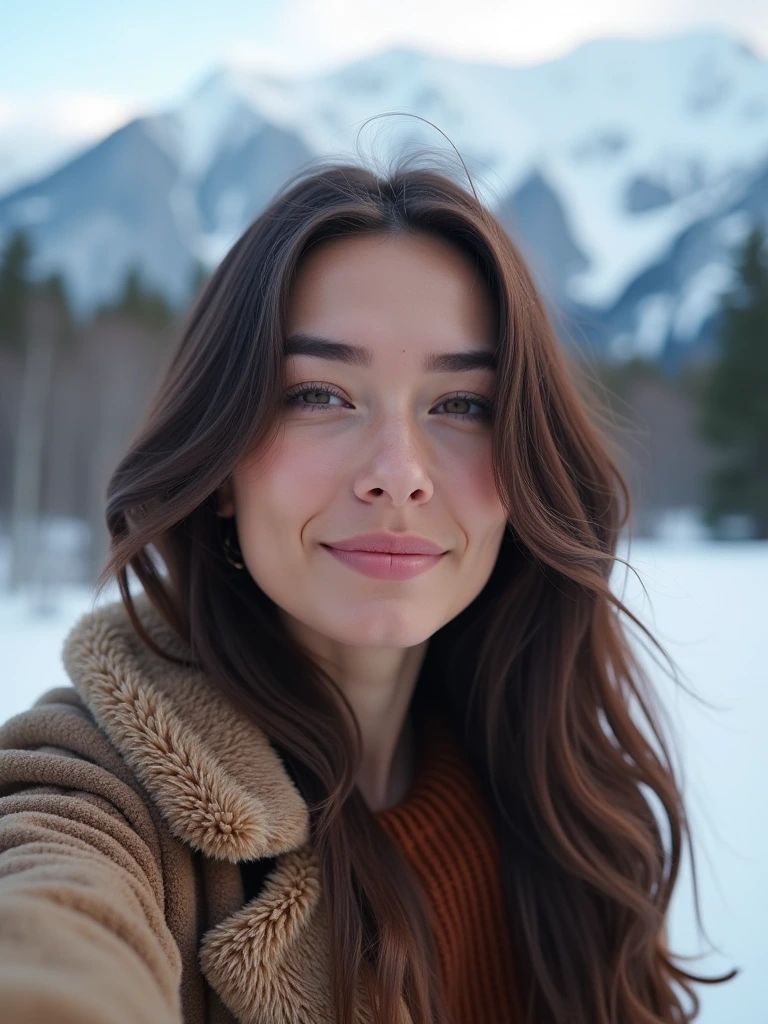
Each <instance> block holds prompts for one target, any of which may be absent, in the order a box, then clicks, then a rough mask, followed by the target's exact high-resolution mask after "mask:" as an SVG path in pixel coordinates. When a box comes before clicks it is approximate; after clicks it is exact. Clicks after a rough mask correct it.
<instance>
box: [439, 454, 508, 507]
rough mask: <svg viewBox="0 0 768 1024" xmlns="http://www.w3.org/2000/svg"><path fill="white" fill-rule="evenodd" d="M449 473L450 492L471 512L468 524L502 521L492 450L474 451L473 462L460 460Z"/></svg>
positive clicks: (452, 466)
mask: <svg viewBox="0 0 768 1024" xmlns="http://www.w3.org/2000/svg"><path fill="white" fill-rule="evenodd" d="M447 473H448V477H449V479H450V484H449V486H450V490H451V493H452V494H453V497H454V500H455V501H457V502H459V503H460V504H461V507H462V509H464V510H465V511H466V512H467V513H468V520H467V521H468V522H476V523H478V524H479V525H487V524H492V523H496V522H498V520H499V517H502V518H503V516H504V509H503V506H502V503H501V500H500V498H499V495H498V492H497V490H496V482H495V480H494V478H493V462H492V459H491V452H490V451H483V452H475V453H474V457H473V458H471V459H462V460H458V459H457V460H456V461H455V462H453V463H452V464H450V465H449V467H448V470H447Z"/></svg>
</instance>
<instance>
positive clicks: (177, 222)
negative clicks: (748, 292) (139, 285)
mask: <svg viewBox="0 0 768 1024" xmlns="http://www.w3.org/2000/svg"><path fill="white" fill-rule="evenodd" d="M390 112H398V113H400V114H402V115H407V114H409V113H415V114H418V115H420V116H422V117H424V118H427V119H428V120H429V121H431V122H433V124H434V125H436V126H437V129H439V130H437V131H436V130H435V128H433V127H431V126H430V125H428V124H425V123H424V122H422V121H419V120H417V119H416V118H413V117H408V116H394V117H383V118H381V119H377V120H374V121H373V122H371V123H369V124H368V125H367V126H366V128H365V130H364V131H363V133H362V135H360V136H358V134H357V133H358V129H359V128H360V126H361V125H362V122H363V121H364V120H365V119H366V118H369V117H371V116H374V115H381V114H387V113H390ZM441 132H444V133H445V135H446V136H447V137H448V140H450V141H446V139H445V138H444V137H443V136H442V135H441ZM411 142H412V143H415V144H417V145H419V146H423V145H427V146H430V147H436V148H438V149H439V150H440V151H441V152H442V153H443V154H445V153H448V154H449V155H450V154H451V153H452V150H451V143H453V144H454V145H455V146H456V147H457V148H458V150H459V151H460V153H461V155H462V156H463V157H464V159H465V160H466V162H467V164H468V166H469V169H470V172H471V173H472V175H473V177H474V179H475V185H476V187H477V189H478V191H479V192H480V193H481V195H482V196H483V197H484V198H485V199H486V201H487V202H489V203H490V204H491V205H492V206H493V207H494V208H495V209H497V211H498V212H499V215H500V216H501V217H502V219H503V220H504V222H505V224H506V225H507V227H508V228H509V230H510V231H511V232H512V233H513V235H514V236H515V237H516V238H517V239H518V240H519V241H520V244H521V246H522V248H523V250H524V251H525V253H526V255H527V256H528V257H529V259H530V260H531V262H532V263H533V265H534V269H535V271H536V273H537V275H539V276H540V280H541V282H542V287H543V288H544V290H545V291H546V292H547V293H548V294H549V295H551V297H552V298H553V300H555V301H557V303H558V304H559V305H560V306H561V307H562V308H564V309H565V311H566V313H567V314H569V315H571V316H573V317H574V318H575V320H576V321H577V322H578V324H579V331H580V333H582V334H584V333H586V334H587V335H588V336H589V337H590V340H591V341H592V342H593V344H594V345H596V346H599V347H601V348H606V349H607V350H609V351H610V352H612V353H613V354H614V355H615V356H616V357H620V358H623V357H625V356H627V355H629V354H632V352H635V351H637V352H641V353H643V354H646V355H652V356H654V357H658V358H659V359H662V360H664V361H667V362H674V361H676V360H677V359H679V358H683V353H684V351H686V350H687V351H690V350H692V349H693V348H695V347H696V346H698V345H700V344H702V343H703V341H704V340H706V337H707V326H708V324H709V323H710V321H711V315H712V312H713V311H714V309H715V306H716V302H717V299H718V296H719V293H720V292H721V291H722V290H724V289H725V288H727V287H728V284H729V281H730V280H731V276H730V275H731V268H732V262H733V259H732V257H733V247H734V246H735V245H736V244H737V243H738V242H739V241H740V240H741V239H742V238H743V237H744V233H745V232H746V230H748V228H749V225H750V224H751V223H752V222H753V221H754V220H755V219H762V220H763V221H764V222H768V62H766V61H764V60H762V59H761V58H759V57H758V56H756V55H755V54H754V53H753V52H752V51H751V50H749V48H748V47H747V46H745V45H744V43H743V42H741V41H739V40H737V39H734V38H732V37H729V36H727V35H724V34H721V33H716V32H697V33H687V34H684V35H677V36H671V37H665V38H656V39H650V40H632V41H630V40H620V39H612V40H599V41H595V42H591V43H588V44H585V45H583V46H581V47H579V48H578V49H577V50H575V51H573V52H572V53H570V54H569V55H567V56H565V57H563V58H561V59H559V60H555V61H551V62H548V63H545V64H541V65H538V66H535V67H525V68H510V67H502V66H498V65H482V64H476V63H463V62H459V61H456V60H451V59H447V58H443V57H436V56H433V55H429V54H425V53H421V52H418V51H416V50H409V49H401V48H398V49H393V50H388V51H385V52H382V53H380V54H378V55H375V56H373V57H371V58H366V59H364V60H360V61H357V62H355V63H352V64H349V65H346V66H344V67H342V68H340V69H338V70H336V71H334V72H332V73H324V74H321V75H312V76H308V77H306V78H303V79H288V78H279V77H276V76H274V75H264V74H260V73H259V72H258V70H254V69H245V68H243V67H242V66H235V65H230V66H226V67H222V68H220V69H218V70H217V71H216V72H215V73H213V74H211V75H210V76H208V77H207V78H205V79H204V80H203V81H202V82H200V83H199V84H198V86H197V87H196V88H195V89H194V90H193V91H192V92H191V93H190V94H189V96H188V97H187V98H186V99H185V100H184V102H182V103H181V104H180V105H179V106H178V107H176V108H175V109H170V110H166V111H164V112H161V113H158V114H156V115H154V116H152V117H145V118H140V119H137V120H134V121H132V122H130V123H129V124H127V125H125V126H124V127H123V128H121V129H119V130H118V131H116V132H114V133H113V134H111V135H110V136H108V137H107V138H105V139H104V140H102V141H101V142H100V143H98V144H97V145H95V146H93V147H92V148H90V149H88V150H86V151H85V152H84V153H81V154H80V155H79V156H78V157H77V158H75V159H74V160H71V161H69V162H67V163H65V164H64V165H63V166H61V167H60V168H58V169H57V170H56V171H55V172H54V173H52V174H49V175H47V176H44V177H42V178H41V179H40V180H36V181H32V182H29V183H27V184H26V185H25V186H24V187H22V188H16V189H14V190H13V191H12V192H10V193H9V194H7V195H5V196H4V197H0V240H1V239H2V237H3V236H5V235H6V234H7V233H8V231H9V230H10V228H11V227H13V226H16V225H26V226H27V228H28V230H29V231H30V233H31V234H32V236H33V241H34V243H35V245H36V246H37V248H38V251H39V253H40V261H39V264H38V269H39V271H40V273H43V272H47V271H48V270H50V269H53V268H61V269H63V270H64V272H65V275H66V277H67V280H68V283H69V285H70V286H71V288H72V291H73V296H74V299H75V303H76V305H77V308H78V309H79V310H80V311H81V312H82V313H86V312H88V311H89V310H90V309H92V308H93V306H94V305H95V304H96V303H97V302H98V301H101V300H102V299H104V298H108V297H110V296H111V295H112V294H114V290H115V289H116V287H117V286H118V285H119V283H120V281H121V279H122V274H123V273H124V271H125V269H126V267H127V265H128V263H129V262H131V261H138V262H139V263H141V265H142V267H143V268H144V273H145V275H146V277H147V279H149V280H150V281H152V282H154V283H156V284H158V285H159V286H161V287H162V288H163V289H164V290H165V291H166V293H167V294H168V296H169V297H170V298H171V299H172V301H174V302H176V303H178V304H179V305H182V304H183V303H184V302H185V301H186V298H187V294H188V288H189V283H190V277H191V273H192V264H193V261H194V260H196V259H199V260H201V261H203V262H204V263H206V264H207V265H209V266H211V265H213V264H215V263H216V262H217V261H218V260H219V259H220V258H221V257H222V256H223V255H224V253H225V252H226V250H227V249H228V247H229V246H230V245H231V244H232V242H233V241H234V240H235V238H236V237H237V236H238V235H239V234H240V233H241V231H242V230H243V229H244V228H245V227H246V225H247V224H248V223H249V221H250V220H251V219H253V217H254V216H256V214H257V213H258V212H259V210H260V209H261V208H262V207H263V205H264V204H265V202H266V201H267V199H268V198H269V197H270V195H271V194H272V193H273V192H274V191H275V189H276V188H277V187H278V186H279V185H280V184H281V183H282V181H283V180H284V179H285V177H286V176H287V174H289V173H290V172H291V171H293V170H294V169H295V168H297V167H298V166H299V165H301V164H304V163H305V162H306V161H308V160H310V159H311V158H312V157H314V156H316V155H329V154H330V155H338V156H342V157H350V156H351V157H354V156H356V155H362V156H364V157H366V158H369V157H372V158H373V159H375V160H377V161H378V160H383V161H386V158H387V157H388V155H390V153H391V151H392V148H393V147H395V146H399V145H402V144H404V143H405V144H408V143H411ZM454 159H455V156H454ZM456 163H458V161H456ZM583 325H588V326H586V327H585V326H583Z"/></svg>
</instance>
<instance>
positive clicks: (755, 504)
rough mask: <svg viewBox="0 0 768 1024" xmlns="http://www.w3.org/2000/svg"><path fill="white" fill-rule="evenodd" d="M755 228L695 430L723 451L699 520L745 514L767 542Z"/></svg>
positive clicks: (767, 456) (761, 253)
mask: <svg viewBox="0 0 768 1024" xmlns="http://www.w3.org/2000/svg"><path fill="white" fill-rule="evenodd" d="M767 248H768V247H767V246H766V236H765V232H764V230H763V229H762V227H760V226H755V227H754V228H753V229H752V230H751V231H750V233H749V236H748V237H747V239H746V242H745V244H744V246H743V249H742V251H741V253H740V256H739V262H738V269H737V283H736V286H735V288H734V289H733V290H732V291H731V292H729V293H727V294H726V295H725V296H724V297H723V299H722V305H721V320H720V324H721V326H720V336H719V353H718V355H717V357H716V358H715V360H714V362H713V364H712V366H711V367H710V369H709V372H708V373H707V374H706V376H705V377H704V379H703V381H702V384H701V387H700V413H699V429H700V432H701V435H702V436H703V437H704V439H705V440H707V441H708V442H709V443H710V444H712V445H713V446H714V447H716V448H718V449H720V451H721V462H720V465H719V466H718V467H717V469H716V470H715V471H714V472H713V473H712V474H711V476H710V478H709V480H708V497H707V502H706V506H705V519H706V521H707V523H708V524H709V525H710V526H713V527H717V526H718V523H719V521H720V520H721V518H722V517H723V516H725V515H727V514H729V513H742V514H747V515H749V516H751V517H752V518H753V521H754V522H755V524H756V533H757V536H758V537H759V538H761V539H764V538H768V265H767V264H768V259H767V256H768V253H766V249H767Z"/></svg>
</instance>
